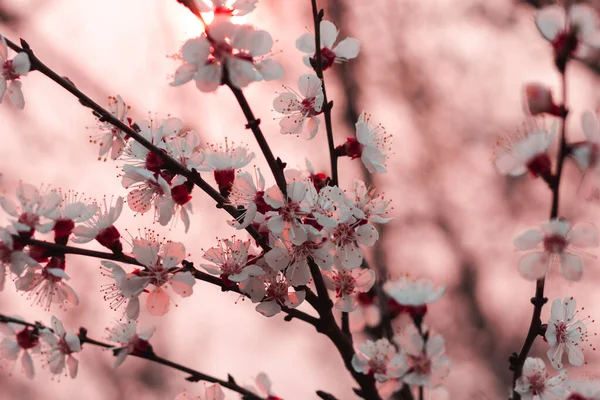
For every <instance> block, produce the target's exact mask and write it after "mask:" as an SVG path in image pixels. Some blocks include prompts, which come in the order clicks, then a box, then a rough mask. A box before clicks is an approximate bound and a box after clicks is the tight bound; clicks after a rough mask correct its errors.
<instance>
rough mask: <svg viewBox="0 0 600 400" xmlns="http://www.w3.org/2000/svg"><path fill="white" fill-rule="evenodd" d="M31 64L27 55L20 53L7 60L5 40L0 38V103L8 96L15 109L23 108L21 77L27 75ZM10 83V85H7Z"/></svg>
mask: <svg viewBox="0 0 600 400" xmlns="http://www.w3.org/2000/svg"><path fill="white" fill-rule="evenodd" d="M30 69H31V62H30V61H29V56H28V55H27V53H24V52H21V53H19V54H17V55H16V56H15V58H13V59H12V60H9V59H8V46H7V44H6V39H5V38H4V37H3V36H0V103H2V100H3V99H4V95H5V94H8V98H9V100H10V102H11V103H12V104H13V105H14V106H15V107H17V108H20V109H23V108H25V99H24V98H23V91H22V90H21V81H20V80H19V78H21V76H24V75H27V73H28V72H29V70H30ZM8 82H10V84H8Z"/></svg>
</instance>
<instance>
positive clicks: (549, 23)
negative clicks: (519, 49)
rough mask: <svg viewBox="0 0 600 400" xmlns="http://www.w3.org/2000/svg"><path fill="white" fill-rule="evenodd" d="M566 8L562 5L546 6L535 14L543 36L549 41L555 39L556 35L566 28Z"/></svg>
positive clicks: (536, 23) (536, 22)
mask: <svg viewBox="0 0 600 400" xmlns="http://www.w3.org/2000/svg"><path fill="white" fill-rule="evenodd" d="M565 20H566V16H565V10H564V8H563V7H562V6H558V5H552V6H546V7H544V8H542V9H541V10H539V11H538V12H537V14H536V16H535V25H536V26H537V28H538V30H539V31H540V33H541V34H542V36H543V37H544V38H545V39H546V40H549V41H553V40H554V39H555V38H556V36H557V35H558V34H559V33H560V31H562V30H563V29H564V28H565V22H566V21H565Z"/></svg>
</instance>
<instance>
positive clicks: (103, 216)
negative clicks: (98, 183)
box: [73, 197, 123, 253]
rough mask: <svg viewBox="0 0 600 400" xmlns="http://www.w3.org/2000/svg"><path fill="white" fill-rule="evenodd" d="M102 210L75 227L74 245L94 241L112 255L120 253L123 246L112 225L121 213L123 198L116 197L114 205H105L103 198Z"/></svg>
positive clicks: (119, 235)
mask: <svg viewBox="0 0 600 400" xmlns="http://www.w3.org/2000/svg"><path fill="white" fill-rule="evenodd" d="M103 206H104V210H102V209H99V211H98V213H97V214H94V215H93V216H92V218H90V219H89V220H87V221H85V222H84V223H83V225H79V226H76V227H75V228H74V229H73V234H74V235H75V236H76V237H75V238H74V239H73V242H74V243H87V242H89V241H91V240H94V239H96V240H97V241H98V243H100V244H101V245H102V246H104V247H106V248H108V249H110V250H112V251H113V252H114V253H121V252H122V251H123V245H122V244H121V239H120V238H121V234H120V233H119V231H118V230H117V228H115V226H114V225H113V224H114V223H115V222H116V221H117V219H119V216H120V215H121V212H122V211H123V198H122V197H117V201H116V203H115V205H114V206H113V205H111V204H110V203H108V204H107V203H106V198H104V203H103Z"/></svg>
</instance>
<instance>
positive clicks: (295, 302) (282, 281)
mask: <svg viewBox="0 0 600 400" xmlns="http://www.w3.org/2000/svg"><path fill="white" fill-rule="evenodd" d="M265 284H266V292H265V299H264V301H262V302H261V303H260V304H258V305H257V306H256V311H258V312H259V313H261V314H262V315H264V316H265V317H272V316H273V315H275V314H277V313H279V312H280V311H281V307H288V308H296V307H298V306H299V305H300V304H301V303H302V302H303V301H304V298H305V297H306V292H305V291H303V290H300V291H292V292H291V291H290V289H292V290H293V288H292V287H291V286H290V284H289V282H288V281H287V279H286V278H285V276H283V275H282V274H281V273H277V272H275V271H270V272H269V274H268V277H267V280H266V282H265Z"/></svg>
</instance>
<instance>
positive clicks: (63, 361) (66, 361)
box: [40, 316, 81, 378]
mask: <svg viewBox="0 0 600 400" xmlns="http://www.w3.org/2000/svg"><path fill="white" fill-rule="evenodd" d="M51 324H52V331H51V330H50V329H48V328H45V329H42V330H40V336H41V337H42V339H43V340H44V341H45V342H46V343H47V344H48V346H49V347H50V348H49V350H48V351H47V352H45V353H46V354H47V356H48V365H49V366H50V372H52V373H53V374H54V375H59V374H61V373H62V372H63V371H64V370H65V366H66V367H67V368H68V369H69V375H70V376H71V378H75V377H76V376H77V369H78V366H79V361H78V360H77V359H76V358H75V357H73V353H76V352H79V351H81V342H80V341H79V337H78V336H77V335H76V334H75V333H73V332H67V331H65V328H64V327H63V324H62V322H60V321H59V320H58V318H56V317H54V316H53V317H52V320H51Z"/></svg>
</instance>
